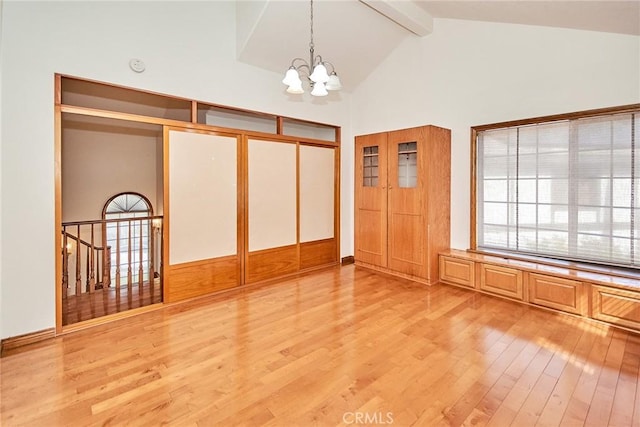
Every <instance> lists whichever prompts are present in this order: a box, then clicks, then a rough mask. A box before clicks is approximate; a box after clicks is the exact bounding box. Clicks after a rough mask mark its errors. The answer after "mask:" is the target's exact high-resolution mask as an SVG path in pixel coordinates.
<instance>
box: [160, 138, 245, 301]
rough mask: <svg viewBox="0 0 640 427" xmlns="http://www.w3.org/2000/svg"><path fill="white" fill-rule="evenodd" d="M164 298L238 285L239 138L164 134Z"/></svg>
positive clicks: (175, 298) (182, 297) (208, 291)
mask: <svg viewBox="0 0 640 427" xmlns="http://www.w3.org/2000/svg"><path fill="white" fill-rule="evenodd" d="M165 144H166V145H165V153H168V155H167V156H165V162H166V163H165V171H168V173H166V174H165V181H168V185H167V182H165V191H166V193H165V219H166V220H168V221H165V233H166V234H165V238H166V240H167V242H166V243H167V244H165V247H164V250H165V255H164V259H165V260H167V261H168V262H166V263H165V265H166V275H165V282H164V286H165V299H166V301H168V302H173V301H177V300H181V299H185V298H191V297H195V296H198V295H204V294H207V293H211V292H213V291H216V290H221V289H226V288H229V287H233V286H237V285H238V284H239V280H240V279H239V278H240V275H239V269H240V263H239V260H240V258H239V255H238V187H237V180H238V155H237V153H238V138H237V137H235V136H221V135H215V134H211V133H204V132H187V131H183V130H167V131H166V132H165Z"/></svg>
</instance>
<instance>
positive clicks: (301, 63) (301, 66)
mask: <svg viewBox="0 0 640 427" xmlns="http://www.w3.org/2000/svg"><path fill="white" fill-rule="evenodd" d="M314 47H315V46H314V44H313V0H311V41H310V42H309V62H307V61H306V60H304V59H302V58H293V60H292V61H291V65H290V66H289V69H288V70H287V72H286V74H285V76H284V79H283V80H282V83H284V84H285V85H287V86H289V87H288V88H287V92H289V93H294V94H300V93H304V89H303V88H302V80H301V79H300V74H301V73H306V75H307V78H308V80H309V83H310V85H311V89H312V90H311V95H313V96H327V95H328V94H329V92H327V91H329V90H340V89H342V84H341V83H340V79H339V78H338V75H337V74H336V71H335V69H334V67H333V64H332V63H330V62H328V61H324V60H323V59H322V56H320V55H318V56H315V53H314ZM327 66H329V67H331V74H329V73H328V72H327ZM312 67H313V71H312Z"/></svg>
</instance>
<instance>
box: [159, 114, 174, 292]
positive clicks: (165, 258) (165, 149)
mask: <svg viewBox="0 0 640 427" xmlns="http://www.w3.org/2000/svg"><path fill="white" fill-rule="evenodd" d="M171 130H173V128H171V127H169V126H164V127H163V128H162V207H163V209H162V216H163V220H162V235H161V236H160V238H161V239H162V274H161V277H162V300H163V301H164V296H165V295H167V293H168V292H169V283H168V282H169V281H168V280H167V279H166V277H165V276H166V273H167V270H168V267H169V244H170V242H169V235H170V233H169V228H170V226H171V221H170V218H171V215H170V212H169V211H170V209H169V197H171V195H170V194H169V132H170V131H171Z"/></svg>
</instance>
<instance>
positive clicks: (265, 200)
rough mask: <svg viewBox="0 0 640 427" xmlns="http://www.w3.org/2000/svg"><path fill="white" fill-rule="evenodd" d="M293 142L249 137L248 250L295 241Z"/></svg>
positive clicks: (275, 246) (294, 158)
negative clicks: (260, 139) (259, 139)
mask: <svg viewBox="0 0 640 427" xmlns="http://www.w3.org/2000/svg"><path fill="white" fill-rule="evenodd" d="M296 180H297V179H296V145H295V144H288V143H281V142H271V141H258V140H249V251H250V252H252V251H258V250H261V249H268V248H277V247H280V246H287V245H294V244H296V243H297V236H296Z"/></svg>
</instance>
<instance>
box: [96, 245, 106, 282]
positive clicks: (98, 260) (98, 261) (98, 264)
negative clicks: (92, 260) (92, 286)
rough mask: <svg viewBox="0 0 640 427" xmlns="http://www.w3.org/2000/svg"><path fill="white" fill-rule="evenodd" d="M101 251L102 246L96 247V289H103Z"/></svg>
mask: <svg viewBox="0 0 640 427" xmlns="http://www.w3.org/2000/svg"><path fill="white" fill-rule="evenodd" d="M102 252H103V249H102V248H96V273H97V275H98V279H97V280H96V287H97V288H98V289H104V271H103V265H104V264H103V263H102V260H103V259H102Z"/></svg>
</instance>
